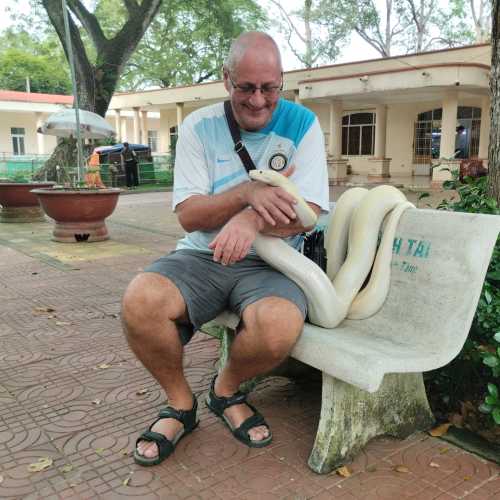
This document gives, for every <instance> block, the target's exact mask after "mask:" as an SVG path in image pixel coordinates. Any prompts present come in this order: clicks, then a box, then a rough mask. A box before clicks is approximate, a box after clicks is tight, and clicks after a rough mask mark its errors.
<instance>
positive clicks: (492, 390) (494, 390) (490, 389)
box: [488, 384, 498, 399]
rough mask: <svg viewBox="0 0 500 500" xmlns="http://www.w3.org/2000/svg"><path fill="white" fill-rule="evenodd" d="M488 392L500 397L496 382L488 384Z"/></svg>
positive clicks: (496, 397)
mask: <svg viewBox="0 0 500 500" xmlns="http://www.w3.org/2000/svg"><path fill="white" fill-rule="evenodd" d="M488 392H489V393H490V394H491V395H492V396H493V397H494V398H495V399H498V389H497V386H496V385H495V384H488Z"/></svg>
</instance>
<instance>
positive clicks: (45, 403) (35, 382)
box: [0, 193, 500, 500]
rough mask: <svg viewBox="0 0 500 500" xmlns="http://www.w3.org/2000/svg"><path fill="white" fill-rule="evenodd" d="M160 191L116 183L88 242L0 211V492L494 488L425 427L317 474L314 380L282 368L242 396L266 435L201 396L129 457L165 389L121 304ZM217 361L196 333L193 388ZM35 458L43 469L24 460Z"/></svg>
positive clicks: (151, 230)
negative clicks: (55, 235)
mask: <svg viewBox="0 0 500 500" xmlns="http://www.w3.org/2000/svg"><path fill="white" fill-rule="evenodd" d="M169 196H170V195H169V194H167V193H150V194H141V195H133V196H122V197H121V200H120V203H119V206H118V208H117V210H116V212H115V213H114V214H113V216H112V217H111V218H110V219H109V221H108V227H109V229H110V232H111V235H112V239H111V240H110V241H108V242H103V243H98V244H81V245H68V244H58V243H54V242H51V241H50V232H51V225H50V224H49V223H39V224H24V225H22V224H0V498H29V499H31V498H33V499H35V498H40V499H42V498H43V499H49V498H81V499H84V498H131V497H141V498H142V499H149V498H165V499H211V500H212V499H227V500H230V499H259V500H260V499H281V498H283V499H290V500H303V499H308V498H315V499H330V498H339V499H346V500H347V499H355V498H356V499H378V498H380V499H402V498H412V499H438V498H439V499H442V500H444V499H454V498H467V499H470V500H485V499H494V498H496V499H500V478H499V472H500V468H499V467H498V466H496V465H495V464H493V463H489V462H486V461H484V460H482V459H480V458H478V457H476V456H473V455H471V454H469V453H467V452H465V451H462V450H460V449H459V448H456V447H454V446H453V445H450V444H448V443H445V442H443V441H441V440H438V439H436V438H432V437H430V436H428V435H426V434H423V433H422V434H417V435H414V436H412V437H411V438H409V439H407V440H405V441H397V440H393V439H387V438H380V439H376V440H373V441H372V442H371V443H369V445H368V446H367V447H366V449H365V450H364V451H363V452H362V453H360V454H359V455H358V456H357V457H356V459H355V460H354V462H353V463H351V464H349V465H348V470H349V472H350V474H351V475H350V476H349V477H343V476H341V475H339V474H337V473H335V472H333V473H331V474H328V475H324V476H319V475H317V474H314V473H313V472H311V471H310V470H309V469H308V468H307V457H308V453H309V451H310V449H311V446H312V442H313V439H314V434H315V430H316V425H317V422H318V416H319V405H320V390H321V387H320V385H319V384H318V383H317V382H314V381H311V380H310V381H295V382H294V381H290V380H287V379H284V378H278V377H275V378H271V379H267V380H266V381H264V382H263V383H261V384H260V385H259V386H258V387H257V390H256V391H255V392H254V393H253V394H252V397H251V401H252V402H253V403H255V404H256V405H257V406H258V407H259V409H260V410H262V412H263V413H264V414H265V415H266V417H267V418H268V421H269V422H270V424H271V426H272V428H273V432H274V435H275V439H274V441H273V443H272V445H271V446H269V447H267V448H264V449H260V450H259V449H254V450H251V449H248V448H246V447H245V446H243V445H241V444H239V443H238V442H237V441H236V440H234V439H233V438H232V437H231V436H230V435H229V433H228V432H227V431H226V429H225V428H224V427H223V426H222V425H221V424H220V423H219V422H218V421H217V420H216V419H215V417H213V416H212V415H211V414H210V413H208V412H207V410H206V408H205V407H204V404H203V403H202V404H201V405H200V409H201V411H200V415H199V416H200V420H201V424H200V426H199V428H198V429H197V430H196V431H195V432H194V433H193V434H192V435H190V436H188V437H187V438H186V439H184V440H183V441H181V442H180V444H179V446H178V448H177V450H176V452H175V454H174V455H173V456H172V457H170V458H169V459H168V460H167V461H166V462H164V463H163V464H162V465H160V466H157V467H153V468H141V467H139V466H136V465H135V464H134V463H133V460H132V458H131V456H130V454H131V450H132V449H133V445H134V442H135V439H136V437H137V434H138V432H139V431H140V430H142V429H143V428H145V427H146V426H147V425H148V424H149V423H150V421H151V420H152V419H153V417H154V415H155V414H156V412H157V411H158V409H159V408H160V407H161V405H162V404H163V403H164V394H163V393H162V391H161V390H160V388H159V387H158V385H157V384H156V383H155V382H154V381H153V380H152V378H151V377H150V376H149V375H148V373H147V372H146V371H145V370H144V368H142V366H141V365H140V364H139V363H138V362H137V361H136V360H135V358H134V356H133V355H132V353H131V352H130V351H129V349H128V347H127V345H126V342H125V340H124V338H123V336H122V333H121V327H120V320H119V316H118V314H119V304H120V297H121V295H122V293H123V290H124V288H125V286H126V284H127V283H128V281H129V280H130V279H131V278H132V276H134V275H135V274H136V273H137V272H138V271H139V270H140V269H141V267H142V266H144V265H145V264H147V263H148V262H150V261H151V260H153V259H154V258H155V257H157V256H159V255H161V254H162V253H164V252H165V251H168V250H169V249H171V248H173V246H174V243H175V240H176V238H177V236H178V235H179V234H180V228H179V226H178V225H177V223H176V221H175V218H174V216H173V215H172V214H171V213H170V210H169V206H168V204H169V199H170V198H169ZM216 362H217V343H216V341H215V340H213V339H211V338H209V337H208V336H206V335H204V334H201V333H199V334H197V335H196V336H195V338H194V339H193V341H192V342H191V343H190V344H189V346H188V348H187V352H186V357H185V365H186V372H187V375H188V379H189V381H190V383H191V384H192V387H193V389H194V391H195V393H196V394H197V395H198V396H199V397H200V399H203V396H204V394H205V393H206V391H207V389H208V384H209V381H210V379H211V376H212V374H214V373H215V371H216ZM44 458H45V459H46V458H49V459H50V461H51V462H50V461H49V462H48V464H50V465H49V466H48V467H47V468H46V469H45V470H42V471H39V472H32V471H30V470H29V466H30V464H34V463H37V462H38V461H39V460H40V459H44Z"/></svg>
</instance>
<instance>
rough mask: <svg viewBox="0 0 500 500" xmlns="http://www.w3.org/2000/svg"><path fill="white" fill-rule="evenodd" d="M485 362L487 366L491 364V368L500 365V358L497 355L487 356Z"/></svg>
mask: <svg viewBox="0 0 500 500" xmlns="http://www.w3.org/2000/svg"><path fill="white" fill-rule="evenodd" d="M483 363H484V364H485V365H486V366H490V367H491V368H493V367H495V366H498V365H499V364H500V360H499V359H498V358H497V357H496V356H486V357H485V358H484V359H483Z"/></svg>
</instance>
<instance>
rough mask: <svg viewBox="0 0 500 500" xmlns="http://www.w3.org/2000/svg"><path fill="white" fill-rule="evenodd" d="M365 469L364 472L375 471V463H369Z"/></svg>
mask: <svg viewBox="0 0 500 500" xmlns="http://www.w3.org/2000/svg"><path fill="white" fill-rule="evenodd" d="M365 470H366V472H375V471H376V470H377V467H375V465H369V466H368V467H367V468H366V469H365Z"/></svg>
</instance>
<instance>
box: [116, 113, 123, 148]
mask: <svg viewBox="0 0 500 500" xmlns="http://www.w3.org/2000/svg"><path fill="white" fill-rule="evenodd" d="M115 132H116V142H122V115H121V114H120V110H119V109H115Z"/></svg>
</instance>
